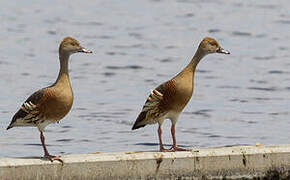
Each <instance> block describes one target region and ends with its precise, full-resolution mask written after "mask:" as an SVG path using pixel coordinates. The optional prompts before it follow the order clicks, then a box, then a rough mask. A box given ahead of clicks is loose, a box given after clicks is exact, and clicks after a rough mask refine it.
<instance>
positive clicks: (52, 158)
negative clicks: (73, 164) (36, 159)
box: [40, 131, 63, 164]
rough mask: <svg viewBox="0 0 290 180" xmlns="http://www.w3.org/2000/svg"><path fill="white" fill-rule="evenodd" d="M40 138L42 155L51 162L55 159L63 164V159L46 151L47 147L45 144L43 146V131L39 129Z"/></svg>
mask: <svg viewBox="0 0 290 180" xmlns="http://www.w3.org/2000/svg"><path fill="white" fill-rule="evenodd" d="M40 140H41V144H42V147H43V151H44V157H45V158H47V159H49V160H50V161H51V162H53V161H54V160H56V161H59V162H61V163H62V164H63V161H62V160H61V159H60V158H59V157H58V156H52V155H50V154H49V153H48V151H47V149H46V146H45V142H44V141H45V138H44V135H43V132H42V131H40Z"/></svg>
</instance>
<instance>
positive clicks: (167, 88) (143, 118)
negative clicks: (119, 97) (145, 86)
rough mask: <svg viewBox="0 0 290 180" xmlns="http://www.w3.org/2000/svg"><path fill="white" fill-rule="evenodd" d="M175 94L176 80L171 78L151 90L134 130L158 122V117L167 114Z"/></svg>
mask: <svg viewBox="0 0 290 180" xmlns="http://www.w3.org/2000/svg"><path fill="white" fill-rule="evenodd" d="M175 94H176V85H175V81H174V80H169V81H167V82H165V83H163V84H161V85H159V86H158V87H157V88H156V89H154V90H153V91H151V93H150V95H149V96H148V97H147V100H146V102H145V104H144V106H143V108H142V111H141V113H140V114H139V115H138V117H137V119H136V121H135V123H134V125H133V127H132V130H134V129H138V128H140V127H144V126H145V125H146V124H152V123H156V122H157V121H158V118H160V117H161V116H163V115H165V114H166V112H167V110H169V109H170V102H171V101H172V97H174V95H175Z"/></svg>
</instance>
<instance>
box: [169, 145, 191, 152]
mask: <svg viewBox="0 0 290 180" xmlns="http://www.w3.org/2000/svg"><path fill="white" fill-rule="evenodd" d="M170 150H172V151H173V152H175V151H191V149H184V148H180V147H178V146H172V147H171V148H170Z"/></svg>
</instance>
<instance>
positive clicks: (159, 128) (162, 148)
mask: <svg viewBox="0 0 290 180" xmlns="http://www.w3.org/2000/svg"><path fill="white" fill-rule="evenodd" d="M158 138H159V145H160V152H172V151H173V150H171V149H165V148H164V147H163V144H162V130H161V124H159V123H158Z"/></svg>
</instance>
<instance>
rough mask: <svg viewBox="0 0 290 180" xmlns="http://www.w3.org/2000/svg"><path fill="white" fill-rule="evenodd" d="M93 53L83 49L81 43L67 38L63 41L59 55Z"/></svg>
mask: <svg viewBox="0 0 290 180" xmlns="http://www.w3.org/2000/svg"><path fill="white" fill-rule="evenodd" d="M79 52H80V53H92V51H89V50H87V49H85V48H84V47H82V46H81V45H80V43H79V42H78V41H77V40H75V39H74V38H71V37H66V38H64V39H63V40H62V42H61V43H60V45H59V53H63V54H67V55H71V54H73V53H79Z"/></svg>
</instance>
